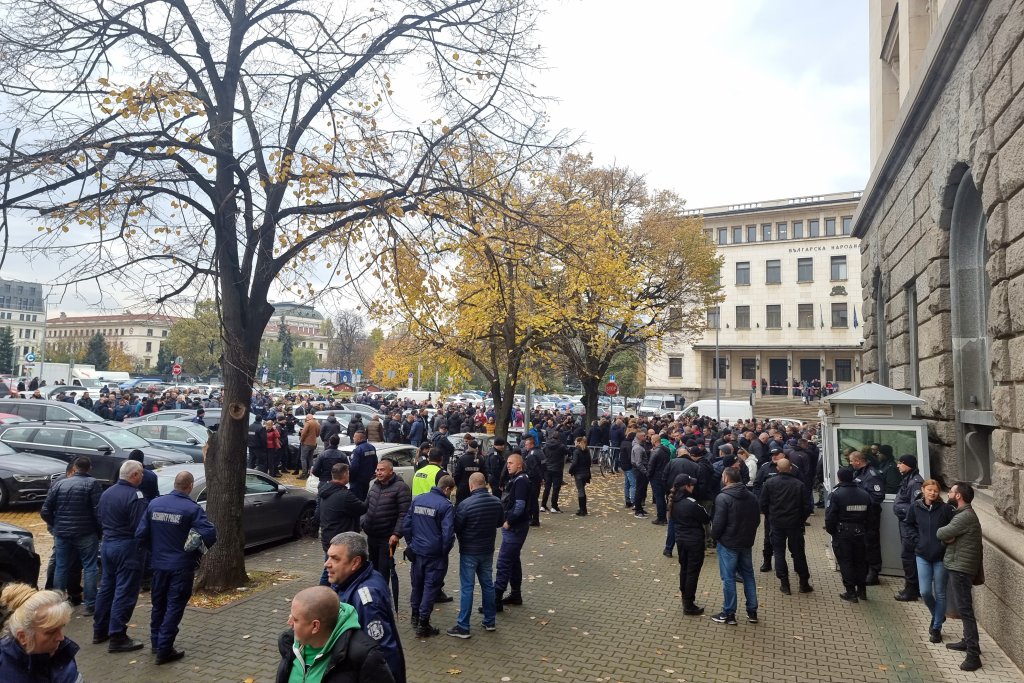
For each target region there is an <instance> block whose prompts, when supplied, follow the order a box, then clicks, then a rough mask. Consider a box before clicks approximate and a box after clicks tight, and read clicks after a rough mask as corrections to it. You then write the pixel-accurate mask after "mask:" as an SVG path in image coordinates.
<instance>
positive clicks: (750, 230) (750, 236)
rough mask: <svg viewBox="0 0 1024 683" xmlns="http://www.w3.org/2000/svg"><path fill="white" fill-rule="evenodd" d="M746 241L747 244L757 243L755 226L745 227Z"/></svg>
mask: <svg viewBox="0 0 1024 683" xmlns="http://www.w3.org/2000/svg"><path fill="white" fill-rule="evenodd" d="M747 241H748V242H756V241H757V226H756V225H748V226H747Z"/></svg>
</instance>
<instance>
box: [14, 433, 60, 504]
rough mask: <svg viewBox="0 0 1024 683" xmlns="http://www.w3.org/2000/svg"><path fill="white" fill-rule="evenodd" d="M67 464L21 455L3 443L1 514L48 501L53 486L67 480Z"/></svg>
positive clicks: (41, 456)
mask: <svg viewBox="0 0 1024 683" xmlns="http://www.w3.org/2000/svg"><path fill="white" fill-rule="evenodd" d="M66 469H67V464H66V463H65V462H64V461H63V460H57V459H56V458H48V457H46V456H43V455H26V454H24V453H18V452H17V451H15V450H14V449H13V448H11V447H10V446H7V445H6V444H2V443H0V510H3V509H4V508H6V507H7V506H8V505H10V504H11V503H31V502H36V501H41V500H44V499H45V498H46V492H47V491H48V490H49V489H50V482H51V481H54V480H56V479H60V478H61V477H63V476H64V472H65V470H66Z"/></svg>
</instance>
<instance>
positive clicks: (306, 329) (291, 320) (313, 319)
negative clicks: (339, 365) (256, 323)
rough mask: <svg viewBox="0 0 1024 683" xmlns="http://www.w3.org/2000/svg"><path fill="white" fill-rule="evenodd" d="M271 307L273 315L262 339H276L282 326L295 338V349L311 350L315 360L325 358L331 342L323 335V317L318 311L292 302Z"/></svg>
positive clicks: (283, 302) (284, 302)
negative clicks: (313, 352)
mask: <svg viewBox="0 0 1024 683" xmlns="http://www.w3.org/2000/svg"><path fill="white" fill-rule="evenodd" d="M271 305H272V306H273V307H274V315H273V316H272V317H271V318H270V322H268V323H267V327H266V329H264V330H263V338H264V339H277V335H278V333H279V331H280V330H281V327H282V326H283V327H285V328H287V330H288V332H289V333H291V335H292V336H293V337H294V338H295V347H296V348H300V349H313V350H314V351H316V357H317V360H324V358H326V357H327V347H328V344H329V343H330V341H331V340H330V338H329V337H327V336H326V335H324V330H323V325H324V316H323V315H322V314H321V313H320V312H319V311H317V310H316V309H315V308H313V307H312V306H307V305H306V304H298V303H294V302H292V301H282V302H279V303H276V304H271Z"/></svg>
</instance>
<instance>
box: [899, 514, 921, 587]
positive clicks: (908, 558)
mask: <svg viewBox="0 0 1024 683" xmlns="http://www.w3.org/2000/svg"><path fill="white" fill-rule="evenodd" d="M905 529H906V525H905V524H904V523H903V522H900V560H901V561H902V562H903V576H904V578H905V579H906V582H907V584H906V586H905V587H904V590H906V591H907V592H908V593H913V594H914V595H917V594H918V593H919V591H918V585H917V584H918V581H917V554H916V553H915V552H914V546H915V543H914V539H913V538H911V536H910V533H909V532H908V531H905Z"/></svg>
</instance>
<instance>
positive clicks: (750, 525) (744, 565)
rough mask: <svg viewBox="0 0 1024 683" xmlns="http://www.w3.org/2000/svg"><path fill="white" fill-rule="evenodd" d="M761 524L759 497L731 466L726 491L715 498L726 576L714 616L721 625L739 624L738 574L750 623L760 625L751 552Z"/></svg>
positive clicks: (715, 533) (714, 532)
mask: <svg viewBox="0 0 1024 683" xmlns="http://www.w3.org/2000/svg"><path fill="white" fill-rule="evenodd" d="M760 523H761V513H760V510H759V508H758V504H757V498H755V497H754V494H753V493H751V492H750V491H748V490H747V487H746V486H744V485H743V484H742V483H741V482H740V473H739V472H737V471H736V470H734V469H732V468H731V467H727V468H725V470H724V471H723V472H722V492H721V493H719V494H718V497H717V498H715V516H714V518H713V519H712V521H711V538H713V539H714V540H715V542H716V543H717V544H718V546H717V551H718V571H719V574H721V577H722V592H723V593H724V600H723V602H722V611H721V612H719V613H718V614H716V615H715V616H713V617H711V621H713V622H715V623H717V624H728V625H730V626H735V625H736V574H737V573H739V575H740V577H741V578H742V579H743V597H744V600H745V601H746V607H747V621H748V622H749V623H751V624H756V623H757V584H756V583H755V582H754V564H753V560H752V559H751V550H752V548H753V547H754V537H755V536H756V535H757V527H758V525H759V524H760Z"/></svg>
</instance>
